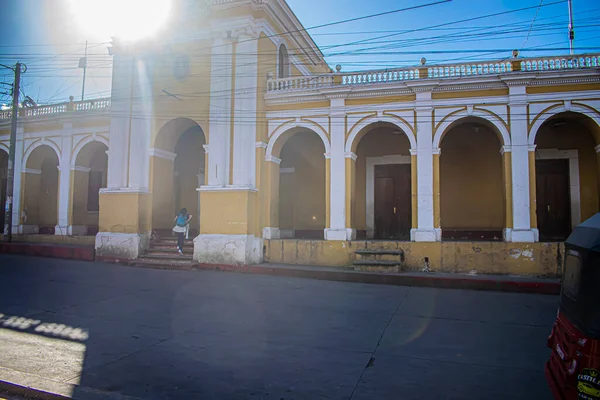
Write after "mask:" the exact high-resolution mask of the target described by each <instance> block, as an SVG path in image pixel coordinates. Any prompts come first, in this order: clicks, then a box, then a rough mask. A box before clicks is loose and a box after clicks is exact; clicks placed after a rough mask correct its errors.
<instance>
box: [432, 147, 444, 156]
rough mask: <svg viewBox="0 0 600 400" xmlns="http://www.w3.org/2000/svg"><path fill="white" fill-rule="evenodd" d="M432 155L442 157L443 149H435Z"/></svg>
mask: <svg viewBox="0 0 600 400" xmlns="http://www.w3.org/2000/svg"><path fill="white" fill-rule="evenodd" d="M431 154H435V155H438V156H439V155H440V154H442V149H440V148H439V147H435V148H433V149H431Z"/></svg>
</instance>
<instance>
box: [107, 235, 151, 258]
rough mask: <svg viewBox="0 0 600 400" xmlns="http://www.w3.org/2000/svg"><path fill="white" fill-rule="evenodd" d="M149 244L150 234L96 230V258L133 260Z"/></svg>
mask: <svg viewBox="0 0 600 400" xmlns="http://www.w3.org/2000/svg"><path fill="white" fill-rule="evenodd" d="M149 244H150V236H149V235H147V234H144V233H115V232H98V234H97V235H96V243H95V248H96V258H98V259H105V260H111V261H119V260H135V259H136V258H138V256H139V255H140V254H141V253H142V252H143V251H144V250H145V249H147V248H148V246H149Z"/></svg>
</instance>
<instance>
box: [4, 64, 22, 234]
mask: <svg viewBox="0 0 600 400" xmlns="http://www.w3.org/2000/svg"><path fill="white" fill-rule="evenodd" d="M20 84H21V63H17V65H15V82H14V84H13V102H12V112H11V115H10V117H11V120H10V147H9V151H8V172H7V179H6V180H7V182H6V206H5V207H4V209H5V214H4V233H5V235H6V238H7V239H8V241H9V242H10V241H12V213H13V192H14V184H15V147H16V145H17V116H18V115H19V87H20Z"/></svg>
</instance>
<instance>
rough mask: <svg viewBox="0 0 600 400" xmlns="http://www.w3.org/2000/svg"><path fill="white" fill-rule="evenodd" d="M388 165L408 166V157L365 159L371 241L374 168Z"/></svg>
mask: <svg viewBox="0 0 600 400" xmlns="http://www.w3.org/2000/svg"><path fill="white" fill-rule="evenodd" d="M389 164H410V156H403V155H399V154H398V155H389V156H381V157H367V171H366V179H367V185H366V188H367V202H366V203H367V239H373V237H374V236H375V166H376V165H389ZM411 207H412V205H411Z"/></svg>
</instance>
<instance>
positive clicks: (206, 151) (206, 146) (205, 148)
mask: <svg viewBox="0 0 600 400" xmlns="http://www.w3.org/2000/svg"><path fill="white" fill-rule="evenodd" d="M202 148H203V149H204V153H206V154H208V149H209V148H210V147H209V146H208V145H207V144H203V145H202Z"/></svg>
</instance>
